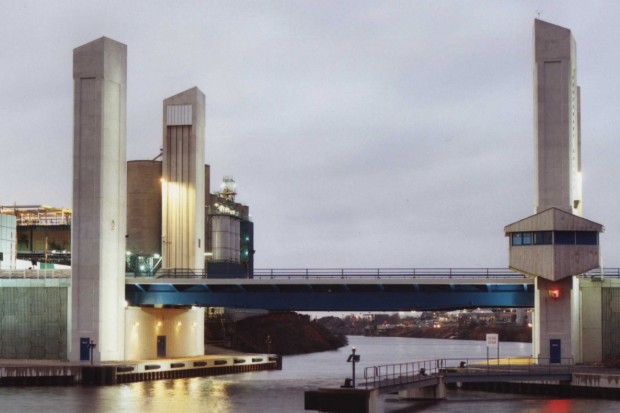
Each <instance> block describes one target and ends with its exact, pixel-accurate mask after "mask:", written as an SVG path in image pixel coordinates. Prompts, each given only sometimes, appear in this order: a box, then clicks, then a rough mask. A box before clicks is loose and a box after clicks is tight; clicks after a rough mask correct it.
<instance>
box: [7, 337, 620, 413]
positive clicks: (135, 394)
mask: <svg viewBox="0 0 620 413" xmlns="http://www.w3.org/2000/svg"><path fill="white" fill-rule="evenodd" d="M349 344H350V345H349V346H347V347H344V348H342V349H340V350H337V351H330V352H324V353H316V354H310V355H302V356H288V357H284V367H283V369H282V371H269V372H256V373H246V374H236V375H228V376H218V377H207V378H193V379H177V380H160V381H153V382H143V383H132V384H123V385H118V386H108V387H81V386H73V387H25V388H23V387H9V388H7V387H5V388H0V412H2V413H4V412H10V413H12V412H19V413H28V412H66V413H71V412H89V413H91V412H93V413H94V412H132V413H133V412H136V413H137V412H149V413H158V412H162V413H163V412H174V413H192V412H201V413H301V412H304V411H305V410H304V407H303V406H304V391H305V390H316V389H317V388H318V387H337V386H340V385H341V384H342V383H343V382H344V378H345V377H350V375H351V364H350V363H347V362H346V359H347V357H348V355H349V354H350V353H351V347H352V346H355V347H356V349H357V354H359V355H361V361H360V363H358V364H357V366H356V370H357V374H356V376H357V377H358V380H359V378H361V376H362V374H363V369H364V367H369V366H373V365H378V364H391V363H402V362H406V361H414V360H429V359H435V358H475V357H486V347H485V342H483V341H461V340H435V339H418V338H395V337H360V336H351V337H349ZM530 352H531V345H530V344H526V343H502V344H501V346H500V357H517V356H527V355H529V354H530ZM383 400H384V402H383V406H384V412H385V413H410V412H425V413H430V412H448V413H456V412H467V413H477V412H489V413H569V412H570V413H593V412H616V411H620V401H610V400H583V399H554V398H548V397H538V396H519V395H513V394H494V393H485V392H474V391H464V390H449V391H448V396H447V399H446V400H443V401H439V402H411V401H400V400H398V398H397V397H396V396H395V395H386V396H383Z"/></svg>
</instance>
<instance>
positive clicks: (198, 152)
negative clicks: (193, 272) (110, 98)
mask: <svg viewBox="0 0 620 413" xmlns="http://www.w3.org/2000/svg"><path fill="white" fill-rule="evenodd" d="M204 131H205V95H204V94H203V93H202V92H201V91H200V89H198V88H196V87H194V88H191V89H189V90H186V91H184V92H181V93H179V94H177V95H175V96H172V97H169V98H168V99H166V100H164V114H163V149H164V151H163V165H162V257H163V261H162V265H163V268H185V269H188V268H189V269H203V268H204V262H205V258H204V244H205V193H204V188H205V136H204V133H205V132H204Z"/></svg>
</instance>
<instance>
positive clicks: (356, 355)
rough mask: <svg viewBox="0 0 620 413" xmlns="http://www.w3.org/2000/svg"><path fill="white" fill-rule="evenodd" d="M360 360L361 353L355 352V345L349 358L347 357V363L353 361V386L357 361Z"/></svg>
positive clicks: (353, 384) (353, 385)
mask: <svg viewBox="0 0 620 413" xmlns="http://www.w3.org/2000/svg"><path fill="white" fill-rule="evenodd" d="M359 361H360V355H359V354H355V347H353V348H352V349H351V354H350V355H349V358H348V359H347V363H351V369H352V370H353V371H352V373H351V374H352V377H351V384H352V386H351V387H353V388H355V363H357V362H359Z"/></svg>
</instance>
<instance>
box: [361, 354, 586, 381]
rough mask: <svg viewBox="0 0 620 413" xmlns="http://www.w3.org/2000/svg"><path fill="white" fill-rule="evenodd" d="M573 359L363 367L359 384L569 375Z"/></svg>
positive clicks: (475, 360)
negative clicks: (557, 361) (435, 379)
mask: <svg viewBox="0 0 620 413" xmlns="http://www.w3.org/2000/svg"><path fill="white" fill-rule="evenodd" d="M573 368H574V360H573V359H572V358H562V359H560V362H559V363H551V359H548V358H546V359H543V358H538V359H523V358H514V359H513V358H507V359H486V358H466V359H436V360H425V361H415V362H408V363H399V364H386V365H381V366H372V367H366V368H365V369H364V381H363V382H362V383H361V385H360V387H364V388H366V389H370V388H373V389H381V388H390V387H397V386H405V385H413V384H416V383H418V382H424V381H428V380H430V379H434V378H437V377H444V378H445V379H446V380H449V379H451V378H452V379H454V381H487V380H488V381H497V380H501V381H510V379H511V378H513V380H524V379H527V378H530V379H533V380H534V379H537V378H541V377H543V378H545V379H551V378H553V377H565V376H567V375H570V374H572V372H573Z"/></svg>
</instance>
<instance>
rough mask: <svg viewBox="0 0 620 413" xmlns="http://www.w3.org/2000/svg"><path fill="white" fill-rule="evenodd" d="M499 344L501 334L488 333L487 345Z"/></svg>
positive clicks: (494, 345)
mask: <svg viewBox="0 0 620 413" xmlns="http://www.w3.org/2000/svg"><path fill="white" fill-rule="evenodd" d="M498 345H499V336H498V335H497V334H487V347H493V348H497V346H498Z"/></svg>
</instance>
